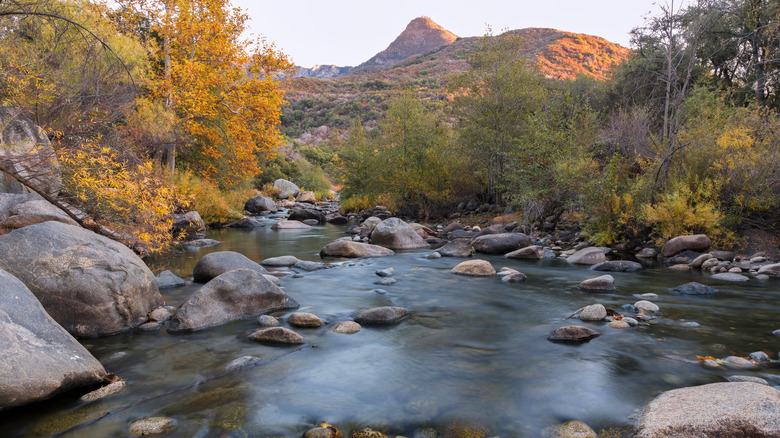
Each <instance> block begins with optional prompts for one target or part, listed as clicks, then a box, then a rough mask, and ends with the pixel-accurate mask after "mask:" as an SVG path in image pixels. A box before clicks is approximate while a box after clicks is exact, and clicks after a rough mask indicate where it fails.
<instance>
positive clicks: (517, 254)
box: [505, 245, 544, 260]
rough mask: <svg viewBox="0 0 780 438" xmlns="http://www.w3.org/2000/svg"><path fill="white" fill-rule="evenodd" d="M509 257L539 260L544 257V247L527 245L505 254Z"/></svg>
mask: <svg viewBox="0 0 780 438" xmlns="http://www.w3.org/2000/svg"><path fill="white" fill-rule="evenodd" d="M505 257H506V258H508V259H521V260H538V259H543V258H544V248H542V247H541V246H539V245H531V246H526V247H525V248H520V249H518V250H516V251H512V252H510V253H509V254H507V255H505Z"/></svg>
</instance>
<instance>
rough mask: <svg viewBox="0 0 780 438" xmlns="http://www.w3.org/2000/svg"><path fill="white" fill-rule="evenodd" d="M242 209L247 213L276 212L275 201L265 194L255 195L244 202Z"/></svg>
mask: <svg viewBox="0 0 780 438" xmlns="http://www.w3.org/2000/svg"><path fill="white" fill-rule="evenodd" d="M244 210H246V212H247V213H249V214H261V213H265V212H269V213H276V212H277V211H278V209H277V208H276V203H275V202H274V201H273V200H272V199H270V198H266V197H265V196H255V197H254V198H252V199H250V200H248V201H246V203H245V204H244Z"/></svg>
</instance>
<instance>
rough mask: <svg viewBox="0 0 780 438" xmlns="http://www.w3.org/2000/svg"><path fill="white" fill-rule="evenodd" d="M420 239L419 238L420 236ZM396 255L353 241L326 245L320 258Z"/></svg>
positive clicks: (389, 250) (376, 246) (338, 241)
mask: <svg viewBox="0 0 780 438" xmlns="http://www.w3.org/2000/svg"><path fill="white" fill-rule="evenodd" d="M418 237H419V236H418ZM393 254H395V253H394V252H393V250H391V249H387V248H385V247H383V246H378V245H371V244H368V243H360V242H354V241H351V240H337V241H335V242H331V243H329V244H327V245H325V247H324V248H322V250H320V257H322V258H325V257H353V258H354V257H387V256H391V255H393Z"/></svg>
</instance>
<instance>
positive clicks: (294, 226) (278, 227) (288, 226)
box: [271, 220, 311, 231]
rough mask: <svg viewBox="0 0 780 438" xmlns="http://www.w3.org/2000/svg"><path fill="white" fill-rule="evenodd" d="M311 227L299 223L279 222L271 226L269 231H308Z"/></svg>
mask: <svg viewBox="0 0 780 438" xmlns="http://www.w3.org/2000/svg"><path fill="white" fill-rule="evenodd" d="M310 228H311V225H306V224H304V223H303V222H300V221H290V220H287V221H279V222H276V223H274V224H273V225H271V229H272V230H274V231H286V230H308V229H310Z"/></svg>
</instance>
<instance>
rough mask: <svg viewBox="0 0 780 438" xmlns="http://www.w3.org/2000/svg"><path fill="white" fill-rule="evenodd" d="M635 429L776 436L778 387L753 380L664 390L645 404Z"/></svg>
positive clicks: (652, 433)
mask: <svg viewBox="0 0 780 438" xmlns="http://www.w3.org/2000/svg"><path fill="white" fill-rule="evenodd" d="M638 430H639V432H638V433H637V435H636V436H637V437H638V438H651V437H652V438H664V437H683V436H684V437H715V436H718V437H777V436H780V391H778V390H777V389H775V388H772V387H771V386H767V385H762V384H759V383H753V382H722V383H711V384H709V385H701V386H693V387H688V388H680V389H674V390H671V391H666V392H664V393H663V394H661V395H659V396H658V397H656V398H655V400H653V401H651V402H650V403H649V404H648V405H647V406H646V407H645V409H644V411H643V412H642V416H641V417H640V419H639V428H638Z"/></svg>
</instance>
